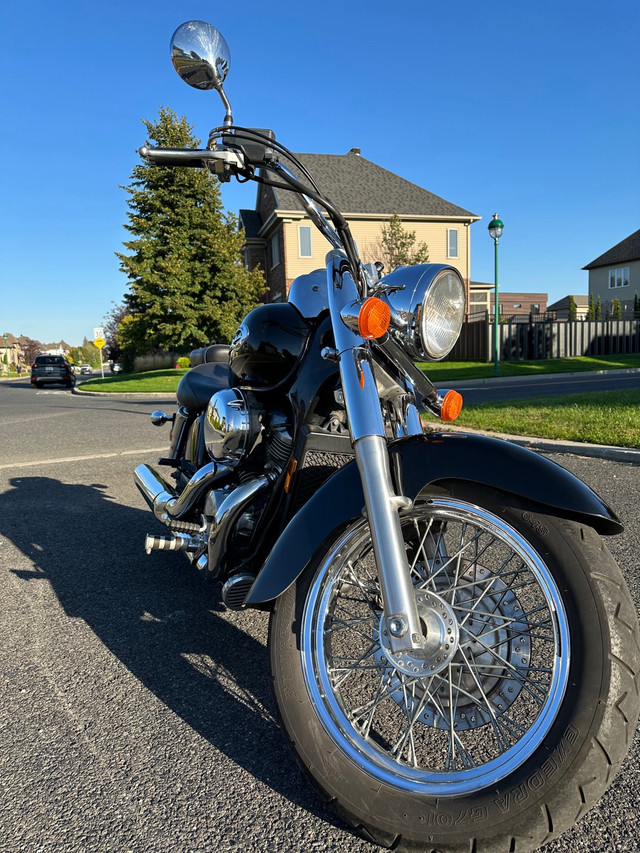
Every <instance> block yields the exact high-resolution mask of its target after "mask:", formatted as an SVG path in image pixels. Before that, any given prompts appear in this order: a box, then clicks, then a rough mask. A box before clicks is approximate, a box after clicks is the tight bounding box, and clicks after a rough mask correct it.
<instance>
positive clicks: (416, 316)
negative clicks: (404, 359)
mask: <svg viewBox="0 0 640 853" xmlns="http://www.w3.org/2000/svg"><path fill="white" fill-rule="evenodd" d="M384 285H387V286H388V287H389V288H390V289H389V290H386V291H383V292H382V293H380V292H378V290H377V288H376V296H378V297H379V298H380V299H382V300H383V302H386V303H387V305H388V306H389V309H390V310H391V326H390V330H389V331H390V334H391V335H393V337H394V338H395V339H396V340H397V341H398V342H399V343H400V344H401V345H402V347H403V348H404V349H405V350H406V352H407V353H408V354H409V355H410V356H411V357H412V358H414V359H416V360H419V359H428V360H429V361H439V360H440V359H441V358H444V357H445V356H446V355H447V354H448V353H449V352H451V350H452V349H453V346H454V344H455V342H456V341H457V340H458V337H459V335H460V329H461V328H462V323H463V320H464V314H465V289H464V282H463V281H462V276H461V275H460V273H459V272H458V270H457V269H455V268H454V267H448V266H446V265H445V264H419V265H417V266H413V267H404V268H401V269H397V270H395V272H392V273H390V274H389V275H386V276H385V277H384V278H382V279H381V280H380V281H379V282H378V287H380V286H384Z"/></svg>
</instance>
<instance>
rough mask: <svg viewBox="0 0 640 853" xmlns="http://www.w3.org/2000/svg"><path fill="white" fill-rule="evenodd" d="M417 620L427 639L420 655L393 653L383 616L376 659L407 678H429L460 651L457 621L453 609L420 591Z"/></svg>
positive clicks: (438, 597) (417, 592)
mask: <svg viewBox="0 0 640 853" xmlns="http://www.w3.org/2000/svg"><path fill="white" fill-rule="evenodd" d="M415 596H416V608H417V610H418V618H419V620H420V625H421V627H422V633H423V635H424V637H425V641H426V642H425V646H424V649H423V650H422V652H421V653H420V654H416V653H415V652H400V653H398V652H393V651H392V650H391V642H390V640H391V638H390V636H389V632H388V630H387V627H386V620H385V617H384V614H383V615H382V618H381V620H380V627H379V632H380V649H379V651H378V652H377V654H376V657H377V658H378V660H380V661H381V662H382V661H384V660H386V661H388V663H390V664H391V665H392V666H393V667H395V668H396V669H397V670H399V671H400V672H402V673H403V674H404V675H409V676H414V677H416V678H426V677H429V676H432V675H435V674H436V673H438V672H440V671H441V670H443V669H444V668H445V667H446V666H448V664H449V663H451V661H452V660H453V658H454V657H455V655H456V652H457V651H458V643H459V631H458V622H457V620H456V617H455V615H454V612H453V609H452V608H451V606H450V605H449V604H448V603H447V602H446V601H445V600H444V598H441V597H440V596H439V595H436V593H434V592H430V591H429V590H426V589H418V590H416V593H415Z"/></svg>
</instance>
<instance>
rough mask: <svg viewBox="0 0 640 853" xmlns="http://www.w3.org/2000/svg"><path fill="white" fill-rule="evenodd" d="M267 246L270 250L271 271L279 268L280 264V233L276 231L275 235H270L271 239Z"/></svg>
mask: <svg viewBox="0 0 640 853" xmlns="http://www.w3.org/2000/svg"><path fill="white" fill-rule="evenodd" d="M269 246H270V249H271V267H270V268H271V269H274V268H275V267H277V266H279V265H280V263H281V262H282V258H281V256H280V232H279V231H276V233H275V234H272V235H271V239H270V240H269Z"/></svg>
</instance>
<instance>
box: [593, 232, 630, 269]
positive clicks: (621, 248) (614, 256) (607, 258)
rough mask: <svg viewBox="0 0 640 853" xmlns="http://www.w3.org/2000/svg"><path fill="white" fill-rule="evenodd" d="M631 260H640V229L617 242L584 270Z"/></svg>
mask: <svg viewBox="0 0 640 853" xmlns="http://www.w3.org/2000/svg"><path fill="white" fill-rule="evenodd" d="M629 261H640V230H638V231H635V232H634V233H633V234H630V235H629V236H628V237H627V238H625V239H624V240H621V241H620V242H619V243H617V244H616V245H615V246H614V247H613V248H612V249H609V251H608V252H605V253H604V255H600V257H599V258H596V259H595V261H591V263H590V264H587V265H586V267H582V269H583V270H591V269H595V268H596V267H610V266H613V265H614V264H623V263H625V262H627V263H628V262H629Z"/></svg>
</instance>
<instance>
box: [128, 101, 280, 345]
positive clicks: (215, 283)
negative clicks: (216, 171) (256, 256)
mask: <svg viewBox="0 0 640 853" xmlns="http://www.w3.org/2000/svg"><path fill="white" fill-rule="evenodd" d="M144 125H145V127H146V129H147V133H148V140H147V142H146V144H147V145H149V144H151V145H157V146H161V147H168V148H197V147H198V144H199V140H198V139H196V138H195V137H194V135H193V129H192V127H191V126H190V125H189V124H188V122H187V120H186V118H184V117H182V118H178V117H177V116H176V114H175V113H174V112H173V110H171V109H169V108H167V107H161V108H160V114H159V118H158V120H157V121H155V122H151V121H144ZM124 189H125V190H126V192H127V193H129V199H128V205H129V208H130V210H129V212H128V214H127V216H128V219H129V224H128V225H125V228H126V229H127V231H129V232H130V234H131V235H132V239H131V240H129V241H128V242H125V243H124V246H125V248H126V249H127V251H128V253H129V254H120V253H116V254H117V256H118V258H119V259H120V268H121V270H122V271H123V272H124V273H125V274H126V275H127V277H128V279H129V288H130V291H129V293H127V294H125V298H124V300H125V305H126V307H127V308H128V310H129V312H130V315H129V316H128V317H127V318H126V321H125V322H123V323H122V324H121V328H120V334H119V344H120V346H121V347H122V349H123V350H125V352H127V353H128V354H131V353H133V352H137V353H144V352H149V351H151V350H154V349H164V350H179V351H185V350H188V349H190V348H192V347H194V346H201V345H203V344H207V343H209V342H211V341H220V342H222V341H229V340H230V339H231V336H232V335H233V333H234V332H235V331H236V329H237V327H238V325H239V324H240V322H241V320H242V318H243V317H244V315H245V314H246V313H247V312H248V311H250V310H251V308H253V307H255V306H256V305H257V304H258V302H259V301H260V297H261V295H262V294H263V292H264V278H263V275H262V271H261V270H254V271H252V272H249V271H248V270H246V269H245V268H244V266H243V265H242V263H241V257H240V253H241V249H242V245H243V235H242V232H241V231H239V230H238V225H237V220H236V218H235V217H234V216H233V215H231V214H226V215H225V213H224V210H223V206H222V201H221V198H220V189H219V186H218V182H217V179H216V178H214V177H213V176H212V175H211V174H210V173H209V172H207V171H205V170H202V169H189V168H173V167H171V168H167V167H156V166H150V165H148V164H146V163H145V164H140V165H137V166H134V168H133V171H132V174H131V183H130V185H129V186H128V187H124Z"/></svg>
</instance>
